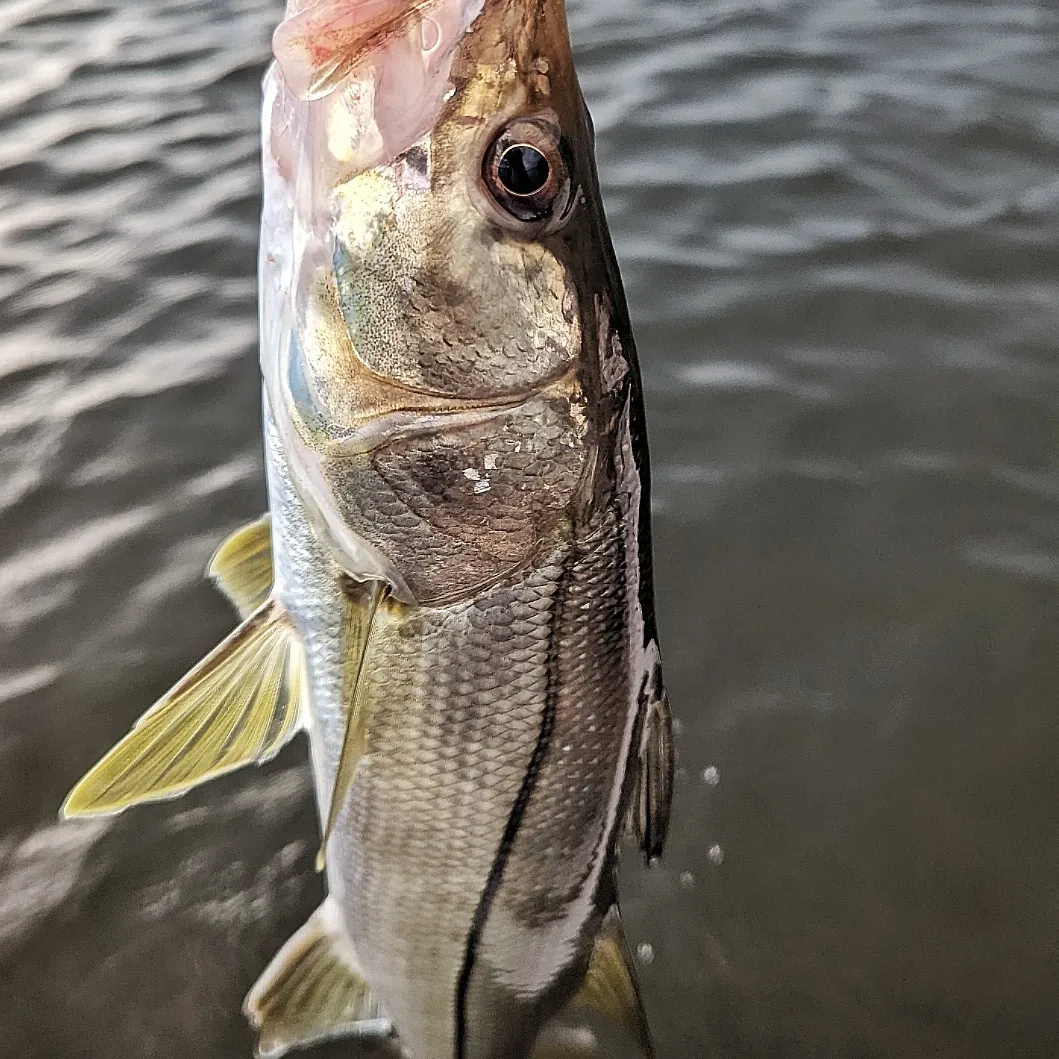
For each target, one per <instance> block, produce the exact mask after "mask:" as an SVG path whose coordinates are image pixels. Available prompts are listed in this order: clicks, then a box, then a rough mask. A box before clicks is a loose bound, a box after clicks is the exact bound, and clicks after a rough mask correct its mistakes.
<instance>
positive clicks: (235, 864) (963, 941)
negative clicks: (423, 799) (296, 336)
mask: <svg viewBox="0 0 1059 1059" xmlns="http://www.w3.org/2000/svg"><path fill="white" fill-rule="evenodd" d="M279 6H280V5H279V3H278V2H275V3H274V2H271V0H0V981H2V982H3V988H2V989H0V1026H2V1035H0V1042H2V1043H0V1055H2V1056H3V1057H4V1059H80V1057H85V1059H98V1057H102V1056H122V1057H130V1059H133V1057H136V1059H140V1057H143V1059H191V1057H193V1059H222V1057H223V1059H234V1057H240V1056H249V1055H250V1050H251V1046H252V1041H251V1036H250V1033H249V1031H248V1029H247V1028H246V1026H245V1024H244V1022H243V1019H242V1017H241V1016H240V1014H239V1006H240V1003H241V1000H242V997H243V996H244V994H245V992H246V990H247V989H248V988H249V986H250V984H251V983H252V982H253V981H254V979H255V978H256V976H257V974H258V973H259V972H260V970H261V969H262V967H263V966H264V964H265V963H266V962H267V961H268V959H269V958H271V956H272V955H273V953H274V952H275V950H276V949H277V948H278V947H279V945H280V944H281V943H282V942H283V941H284V940H286V938H287V937H288V936H289V935H290V934H291V933H292V932H293V931H294V930H295V929H296V928H297V927H298V926H299V925H300V924H301V923H302V922H303V921H304V919H305V918H306V916H307V915H308V914H309V912H310V911H311V910H312V909H313V908H314V907H315V905H316V904H317V902H318V900H319V898H320V883H319V880H318V878H317V876H316V875H315V874H314V872H313V871H312V858H313V854H314V853H315V848H316V847H315V820H314V814H313V810H312V806H311V801H310V797H311V795H310V791H309V785H308V777H307V773H306V769H305V763H304V748H303V746H302V745H301V744H300V741H299V742H297V743H295V745H293V746H292V747H291V748H289V749H288V750H287V751H286V752H285V753H284V754H283V755H282V756H281V758H280V759H279V760H278V761H277V762H275V763H274V764H273V765H272V766H269V767H268V768H266V769H263V770H259V771H249V772H244V773H242V774H239V775H236V776H233V777H231V778H229V779H227V780H224V781H221V782H219V783H217V784H213V785H210V786H208V787H206V788H204V789H202V790H200V791H198V792H196V793H194V794H192V795H190V796H189V797H188V798H186V799H184V800H183V801H181V802H179V803H174V804H173V805H170V806H157V807H151V808H145V809H142V810H138V811H136V812H133V813H130V814H127V815H126V816H124V817H121V818H119V819H117V820H116V821H110V822H103V823H98V824H93V823H88V824H81V825H67V826H64V827H62V828H59V827H58V826H57V825H56V824H55V813H56V810H57V808H58V806H59V804H60V802H61V800H62V798H63V795H64V794H65V792H66V790H67V789H68V788H69V786H70V785H71V783H72V782H73V781H74V780H75V779H76V778H77V777H78V776H79V775H80V774H81V773H82V771H83V770H84V769H85V768H86V767H87V766H88V765H89V764H91V763H92V762H93V761H94V760H95V759H96V758H97V757H98V756H99V754H100V753H102V752H103V751H104V750H105V749H106V748H107V747H109V746H110V745H111V743H113V742H114V741H115V740H116V739H117V738H118V736H119V735H121V734H122V733H123V732H124V731H125V729H126V728H127V726H128V725H129V724H130V723H131V722H132V721H133V720H134V718H135V717H136V716H138V715H139V713H140V712H141V711H142V710H143V709H144V708H145V707H146V706H147V705H148V704H149V703H150V702H151V701H153V699H154V698H155V697H156V696H157V695H158V694H159V693H160V692H161V691H162V690H164V689H165V688H166V687H167V686H168V685H169V684H170V683H171V682H172V681H174V680H175V679H176V678H177V677H179V676H180V675H181V674H182V673H183V672H184V671H185V670H186V669H187V668H188V667H189V666H190V665H191V664H192V663H193V662H194V661H196V660H197V659H198V658H199V657H200V656H201V655H202V654H204V653H205V652H206V651H207V650H208V649H209V648H210V647H211V646H212V645H213V644H214V643H215V642H216V641H217V640H218V639H219V637H220V636H221V635H222V634H223V633H224V632H225V631H226V630H227V629H228V628H229V627H230V623H231V620H230V618H229V615H228V613H227V611H226V608H225V606H224V604H223V602H222V601H221V600H220V599H219V598H217V597H216V596H215V594H214V593H213V592H212V591H211V590H210V589H209V588H208V587H207V586H206V585H205V584H204V582H203V581H202V578H201V572H202V569H203V566H204V564H205V562H206V560H207V558H208V556H209V554H210V552H211V551H212V549H213V547H214V545H215V544H216V542H217V541H218V540H219V539H220V538H221V537H222V536H223V535H224V533H225V532H226V531H228V530H229V529H231V528H232V527H234V526H235V525H237V524H239V523H240V522H241V521H245V520H246V519H248V518H250V517H252V516H255V515H256V514H258V513H259V512H260V511H261V510H262V509H263V506H264V489H263V483H262V466H261V451H260V448H261V443H260V436H259V420H258V393H257V386H258V383H257V371H258V369H257V364H256V360H255V342H256V321H255V306H254V290H255V284H254V270H255V253H256V238H257V233H256V220H257V212H258V205H259V201H258V191H259V188H258V173H257V143H258V134H257V121H258V82H259V78H260V74H261V71H262V69H263V64H264V61H265V57H266V55H267V45H268V37H269V33H270V30H271V28H272V25H273V23H274V21H275V20H276V18H277V16H278V9H279ZM571 7H572V10H571V15H572V25H573V29H574V33H575V37H576V43H577V53H578V57H579V61H580V66H581V71H582V78H583V81H584V85H585V89H586V92H587V94H588V96H589V100H590V103H591V104H592V107H593V110H594V113H595V117H596V124H597V130H598V134H599V153H600V164H601V169H602V177H603V181H604V185H605V191H606V196H607V202H608V206H609V210H610V220H611V225H612V228H613V230H614V235H615V239H616V243H617V247H618V252H619V255H620V257H621V259H622V263H623V267H624V272H625V277H626V282H627V285H628V288H629V294H630V298H631V302H632V309H633V314H634V319H635V322H636V327H637V333H638V336H639V342H640V347H641V356H642V360H643V366H644V372H645V382H646V387H647V400H648V411H649V417H650V426H651V433H652V441H653V452H654V461H655V477H656V498H655V506H656V516H655V517H656V523H655V525H656V541H657V544H656V546H657V568H658V578H657V579H658V590H659V620H660V624H661V627H662V633H663V638H664V639H663V646H664V649H665V654H666V662H667V670H668V681H669V684H670V689H671V694H672V698H673V700H674V703H675V705H676V709H677V712H678V715H679V717H680V719H681V723H682V731H681V735H680V743H679V750H680V758H681V772H680V780H679V788H678V799H679V800H678V803H677V808H676V818H675V825H674V833H673V837H672V841H671V845H670V850H669V855H668V857H667V859H666V862H665V864H664V865H663V866H662V867H660V868H656V869H655V870H653V871H652V872H650V873H644V872H643V871H642V870H641V869H640V868H639V867H638V865H637V864H636V862H635V860H634V859H633V858H629V862H628V864H627V865H626V868H625V870H624V872H623V887H624V893H625V908H626V918H627V922H628V926H629V930H630V934H631V936H632V940H633V943H634V944H635V945H637V946H639V947H640V951H641V955H642V957H643V966H642V972H643V977H644V988H645V991H646V994H647V1000H648V1004H649V1007H650V1009H651V1013H652V1019H653V1022H654V1025H655V1030H656V1034H657V1037H658V1039H659V1044H660V1048H659V1052H660V1057H661V1059H683V1057H687V1059H773V1057H775V1059H802V1057H843V1059H844V1057H849V1059H876V1057H878V1059H882V1057H887V1059H889V1057H892V1059H918V1057H924V1059H926V1057H930V1059H966V1057H967V1056H969V1055H973V1056H975V1057H977V1059H994V1057H995V1059H1002V1057H1003V1059H1007V1057H1011V1056H1020V1057H1033V1056H1041V1057H1042V1059H1043V1057H1047V1059H1053V1057H1054V1054H1055V1041H1056V1040H1057V1039H1059V1017H1057V1004H1056V999H1055V998H1056V997H1057V996H1059V957H1057V952H1059V948H1057V945H1056V938H1057V937H1059V827H1057V825H1059V812H1057V808H1056V806H1057V802H1059V798H1057V786H1059V784H1057V781H1059V767H1057V764H1056V762H1057V761H1059V721H1057V718H1059V706H1057V703H1059V650H1057V644H1059V601H1057V594H1059V507H1057V503H1056V501H1057V499H1059V463H1057V456H1059V367H1057V359H1056V346H1057V342H1059V337H1057V336H1059V249H1057V247H1059V220H1057V218H1059V212H1057V211H1059V176H1057V172H1059V16H1057V14H1056V13H1055V11H1054V7H1053V5H1050V4H1047V3H1044V2H1032V0H1020V2H1012V3H991V4H984V3H981V2H975V3H957V2H955V0H934V2H930V3H926V2H924V3H914V2H898V0H846V2H843V3H832V2H826V0H758V2H751V0H717V2H712V0H710V2H707V0H580V2H577V3H573V2H572V5H571ZM708 770H709V771H708ZM319 1054H320V1055H322V1056H323V1055H333V1056H336V1057H337V1056H339V1055H351V1054H353V1049H350V1048H348V1047H347V1048H339V1047H334V1048H331V1049H329V1050H322V1051H321V1052H320V1053H319Z"/></svg>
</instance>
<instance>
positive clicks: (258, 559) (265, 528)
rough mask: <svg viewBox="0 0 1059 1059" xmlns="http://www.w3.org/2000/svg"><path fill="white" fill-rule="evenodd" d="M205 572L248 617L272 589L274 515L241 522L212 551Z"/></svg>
mask: <svg viewBox="0 0 1059 1059" xmlns="http://www.w3.org/2000/svg"><path fill="white" fill-rule="evenodd" d="M206 575H207V577H209V578H210V580H211V581H213V583H214V584H215V585H216V586H217V587H218V588H219V589H220V590H221V592H223V593H224V595H225V596H227V597H228V600H229V601H230V602H231V603H232V605H233V606H234V607H235V609H236V610H237V611H238V612H239V617H240V618H249V617H250V615H251V614H253V613H254V611H255V610H257V608H258V607H260V606H261V605H262V604H263V603H264V602H265V600H266V599H268V596H269V593H270V592H271V591H272V518H271V516H269V515H262V516H261V518H259V519H257V520H256V521H254V522H251V523H249V524H248V525H246V526H241V527H240V528H239V529H237V530H236V531H235V532H234V533H233V534H232V535H231V536H230V537H228V538H227V539H226V540H225V541H224V543H223V544H221V546H220V547H219V548H218V549H217V551H216V552H214V554H213V558H212V559H211V560H210V565H209V566H208V567H207V568H206Z"/></svg>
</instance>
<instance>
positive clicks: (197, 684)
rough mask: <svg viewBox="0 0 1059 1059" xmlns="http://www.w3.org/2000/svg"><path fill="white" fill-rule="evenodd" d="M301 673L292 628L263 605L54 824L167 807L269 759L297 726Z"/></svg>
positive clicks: (104, 764) (146, 718) (118, 749)
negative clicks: (143, 806) (160, 804)
mask: <svg viewBox="0 0 1059 1059" xmlns="http://www.w3.org/2000/svg"><path fill="white" fill-rule="evenodd" d="M303 665H304V663H303V658H302V650H301V644H300V643H299V642H298V639H297V634H296V633H295V631H294V627H293V626H292V625H291V623H290V620H289V618H288V617H287V615H286V613H285V612H284V611H283V609H282V608H281V607H280V606H279V604H278V603H276V602H275V601H274V600H269V601H268V602H267V603H265V604H264V605H263V606H262V607H260V608H258V610H256V611H255V612H254V613H253V614H252V615H251V616H250V617H249V618H247V620H246V621H244V622H243V624H242V625H240V626H239V628H238V629H236V630H235V632H233V633H232V634H231V635H230V636H228V637H227V638H226V639H225V640H223V641H222V642H221V643H220V644H219V645H218V646H217V647H216V648H215V649H214V650H213V651H212V652H210V654H208V655H207V656H206V657H205V658H204V659H203V660H202V661H201V662H200V663H199V664H198V665H197V666H195V668H194V669H192V670H191V672H190V673H188V674H187V676H185V677H184V679H183V680H181V681H180V682H179V683H178V684H177V685H176V686H175V687H173V688H172V689H171V690H170V691H169V692H168V693H167V694H165V695H164V696H163V697H162V698H161V699H160V700H159V701H158V702H157V703H156V704H155V705H154V706H152V707H151V709H150V710H148V711H147V713H145V714H144V715H143V716H142V717H141V718H140V719H139V721H137V722H136V724H135V726H134V727H133V729H132V731H131V732H129V734H128V735H127V736H125V738H124V739H122V740H121V742H120V743H118V744H117V746H115V747H114V748H113V749H112V750H111V751H110V752H109V753H108V754H107V755H106V756H105V757H104V758H103V759H102V760H101V761H100V762H99V763H98V764H96V765H95V766H94V767H93V768H92V769H91V770H89V772H88V773H87V774H86V775H85V776H84V777H83V778H82V779H81V781H80V782H79V783H78V784H77V786H76V787H74V789H73V790H72V791H71V792H70V794H69V795H68V796H67V799H66V802H65V804H64V805H63V807H62V811H61V815H62V816H63V817H66V818H69V817H74V816H103V815H107V814H110V813H118V812H121V811H122V810H123V809H127V808H128V807H129V806H130V805H138V804H140V803H141V802H152V801H159V800H162V799H166V798H175V797H176V796H177V795H180V794H183V793H185V792H186V791H188V790H190V789H191V788H192V787H195V786H198V785H199V784H200V783H205V782H206V780H210V779H213V778H214V777H215V776H220V775H223V774H224V773H226V772H231V771H233V770H234V769H237V768H241V767H242V766H243V765H250V764H260V763H261V762H263V761H268V760H269V759H270V758H272V757H275V756H276V754H278V753H279V751H280V749H281V748H282V747H283V746H284V745H285V744H286V743H288V742H289V741H290V739H291V737H292V736H293V735H294V733H295V732H296V731H297V730H298V727H299V726H300V723H301V708H300V707H301V699H302V685H303V683H304V674H303Z"/></svg>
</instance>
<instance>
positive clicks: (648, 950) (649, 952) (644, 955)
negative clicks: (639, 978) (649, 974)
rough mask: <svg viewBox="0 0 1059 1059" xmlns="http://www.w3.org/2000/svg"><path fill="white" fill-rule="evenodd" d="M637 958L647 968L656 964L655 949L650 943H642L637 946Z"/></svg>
mask: <svg viewBox="0 0 1059 1059" xmlns="http://www.w3.org/2000/svg"><path fill="white" fill-rule="evenodd" d="M636 958H637V959H638V960H639V961H640V963H642V964H644V965H645V966H646V965H647V964H649V963H654V958H655V947H654V946H653V945H652V944H651V943H650V942H649V941H641V942H640V944H639V945H637V946H636Z"/></svg>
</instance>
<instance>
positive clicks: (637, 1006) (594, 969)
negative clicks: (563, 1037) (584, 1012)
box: [573, 905, 654, 1059]
mask: <svg viewBox="0 0 1059 1059" xmlns="http://www.w3.org/2000/svg"><path fill="white" fill-rule="evenodd" d="M573 1003H574V1004H576V1005H579V1006H581V1007H587V1008H591V1009H592V1010H593V1011H598V1012H599V1013H600V1014H602V1015H606V1016H607V1017H608V1018H610V1019H613V1020H614V1021H615V1022H616V1023H617V1024H618V1025H619V1026H621V1027H622V1029H624V1030H625V1032H626V1033H627V1034H628V1035H629V1036H630V1037H631V1038H632V1039H633V1040H634V1041H636V1043H637V1044H638V1045H639V1047H640V1050H641V1052H642V1053H643V1055H644V1059H654V1046H653V1045H652V1043H651V1031H650V1029H649V1028H648V1025H647V1015H646V1014H645V1012H644V1007H643V1000H642V999H641V997H640V987H639V984H638V983H637V980H636V969H635V968H634V967H633V963H632V954H631V953H630V951H629V944H628V942H627V941H626V940H625V931H624V929H623V928H622V925H621V916H620V915H619V913H618V906H617V905H614V906H613V907H612V908H611V909H610V911H609V912H608V913H607V915H606V917H605V918H604V920H603V928H602V930H601V931H600V935H599V938H598V939H597V940H596V947H595V949H593V951H592V959H591V961H590V963H589V965H588V973H587V974H586V975H585V980H584V982H583V983H582V985H581V989H580V990H579V991H578V993H577V995H576V996H575V997H574V1000H573Z"/></svg>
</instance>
